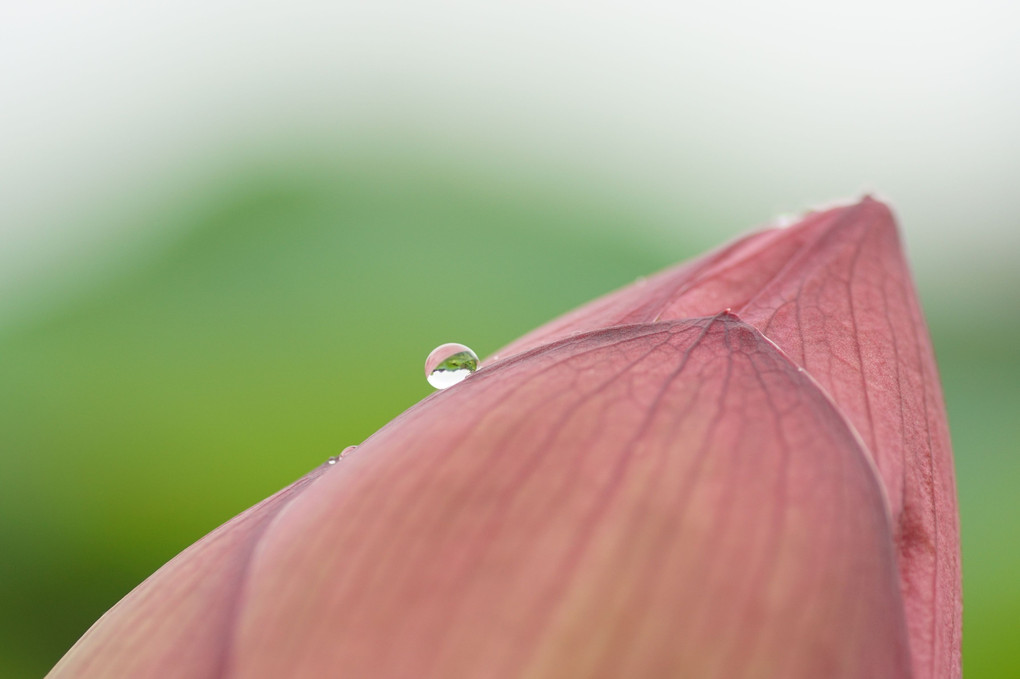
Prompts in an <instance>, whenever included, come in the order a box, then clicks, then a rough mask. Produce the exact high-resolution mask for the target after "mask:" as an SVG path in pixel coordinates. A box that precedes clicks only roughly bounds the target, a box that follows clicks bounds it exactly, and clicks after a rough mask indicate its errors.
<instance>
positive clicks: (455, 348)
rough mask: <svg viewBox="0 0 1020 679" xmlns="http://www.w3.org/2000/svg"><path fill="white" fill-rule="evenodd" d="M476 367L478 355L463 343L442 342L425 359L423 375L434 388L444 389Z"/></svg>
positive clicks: (459, 380) (460, 379) (462, 378)
mask: <svg viewBox="0 0 1020 679" xmlns="http://www.w3.org/2000/svg"><path fill="white" fill-rule="evenodd" d="M477 369H478V356H476V355H475V352H473V351H471V350H470V349H468V348H467V347H466V346H464V345H463V344H454V343H452V342H451V343H449V344H442V345H440V346H438V347H436V348H435V349H433V350H432V353H431V354H429V357H428V358H426V359H425V377H426V378H427V379H428V381H429V384H431V385H432V386H433V387H435V388H436V389H446V388H447V387H452V386H453V385H455V384H457V383H458V382H461V381H463V380H464V378H465V377H467V376H468V375H470V374H471V373H473V372H474V371H475V370H477Z"/></svg>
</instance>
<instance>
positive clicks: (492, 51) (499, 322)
mask: <svg viewBox="0 0 1020 679" xmlns="http://www.w3.org/2000/svg"><path fill="white" fill-rule="evenodd" d="M1003 11H1006V10H1005V6H1001V7H1000V6H999V5H997V4H995V3H978V4H977V5H968V10H967V11H966V12H964V11H963V10H961V9H959V8H957V7H956V6H954V5H948V4H947V5H939V4H938V3H936V4H934V5H933V4H931V3H924V4H922V3H903V4H899V3H892V4H891V5H890V4H888V3H883V4H879V3H870V2H865V3H864V4H861V5H855V7H854V8H853V12H852V13H850V12H847V13H846V14H840V13H839V12H834V11H832V10H820V9H819V8H817V7H815V6H814V5H812V4H810V3H798V2H781V3H779V4H778V5H777V4H769V6H768V7H767V8H760V7H757V6H756V5H755V4H754V3H744V4H740V3H738V6H737V7H735V8H731V7H727V8H726V9H718V10H714V9H712V8H705V7H702V8H699V9H697V10H696V11H694V10H691V11H687V10H681V9H677V8H673V7H671V6H667V5H663V4H659V3H652V2H637V3H627V4H624V3H613V2H606V3H598V4H595V5H592V4H587V5H585V6H584V7H583V8H582V7H576V6H574V5H573V4H571V3H562V2H548V3H542V4H541V5H539V4H531V3H515V4H513V5H510V4H503V3H493V4H489V5H486V6H485V7H478V6H476V4H469V3H392V2H379V3H371V5H364V6H361V5H354V4H339V5H338V4H332V3H331V4H326V3H312V2H298V3H292V4H291V5H288V7H287V8H286V9H284V8H282V6H279V5H276V4H271V3H259V2H255V3H251V2H248V3H240V2H223V3H214V4H213V5H209V4H203V3H198V2H191V1H189V2H182V3H178V4H175V5H174V6H173V7H172V8H167V7H161V6H160V5H158V4H152V5H150V4H148V3H138V2H134V3H126V2H113V1H95V2H89V3H70V2H40V3H32V4H31V5H30V6H28V5H26V6H22V7H17V8H14V7H10V6H4V7H3V8H0V97H2V99H0V545H2V557H0V639H2V643H0V676H4V677H20V676H26V677H30V676H40V675H42V674H43V673H45V671H46V670H47V669H48V668H49V667H50V666H52V664H53V663H54V662H56V660H57V659H58V658H59V657H60V656H61V655H62V654H63V652H64V651H66V649H67V648H69V647H70V645H71V644H72V643H73V642H74V641H75V640H76V639H77V638H78V637H79V636H80V635H81V634H82V633H83V632H84V631H85V630H86V629H87V628H88V626H89V625H90V624H91V623H92V622H93V621H94V620H95V619H96V618H97V617H98V616H99V615H101V614H102V613H103V612H104V611H105V610H106V609H108V608H109V607H110V606H111V605H112V604H113V603H115V602H116V601H117V600H118V599H119V598H120V597H122V596H123V595H124V594H126V593H127V592H128V591H129V590H130V589H131V588H132V587H133V586H134V585H135V584H137V583H138V582H139V581H141V580H142V579H144V578H145V577H146V576H147V575H149V574H150V573H151V572H152V571H154V570H155V569H156V568H158V567H159V566H160V565H162V564H163V563H164V562H165V561H166V560H168V559H169V558H170V557H172V556H173V555H174V554H176V553H177V552H178V551H180V550H181V549H182V548H184V547H186V546H187V545H188V544H190V543H191V542H193V541H194V540H196V539H197V538H199V537H200V536H202V535H203V534H204V533H206V532H207V531H209V530H210V529H212V528H214V527H215V526H217V525H218V524H220V523H221V522H223V521H224V520H226V519H228V518H229V517H231V516H233V515H234V514H236V513H237V512H239V511H241V510H242V509H244V508H246V507H248V506H249V505H251V504H253V503H254V502H256V501H258V500H260V499H261V498H263V497H264V496H266V495H268V494H269V493H271V492H273V491H275V490H277V489H278V488H280V487H281V486H283V485H285V484H287V483H289V482H290V481H291V480H293V479H294V478H295V477H297V476H299V475H301V474H303V473H304V472H305V471H307V470H308V469H310V468H311V467H313V466H315V465H317V464H319V463H320V462H322V461H323V460H324V459H325V458H326V457H328V456H330V455H335V454H337V453H338V452H339V451H340V450H342V449H343V448H344V447H346V446H347V445H350V444H352V443H357V442H359V441H361V440H363V439H364V438H365V437H366V436H368V435H369V434H370V433H372V432H373V431H374V430H376V429H377V428H378V427H379V426H381V425H382V424H384V423H385V422H387V421H388V420H389V419H391V418H392V417H393V416H395V415H396V414H398V413H399V412H401V411H402V410H403V409H405V408H407V407H408V406H410V405H411V404H413V403H414V402H415V401H417V400H418V399H420V398H422V397H423V396H425V395H426V394H427V393H428V392H429V391H430V389H429V387H428V385H427V384H426V382H425V380H424V377H423V375H422V365H423V362H424V358H425V355H426V354H427V353H428V352H429V351H430V350H431V349H432V348H433V347H434V346H436V345H438V344H440V343H443V342H447V341H457V342H463V343H465V344H468V345H469V346H471V347H473V348H474V349H475V350H476V351H477V352H478V353H479V354H480V355H485V354H488V353H491V352H493V351H495V350H496V349H497V348H499V347H500V346H502V345H503V344H505V343H507V342H509V341H510V340H512V339H514V338H516V337H518V336H519V335H521V334H522V333H524V332H526V331H527V330H529V329H531V328H533V327H535V326H537V325H539V324H540V323H542V322H544V321H546V320H548V319H550V318H552V317H553V316H555V315H557V314H559V313H561V312H563V311H566V310H568V309H570V308H572V307H573V306H576V305H578V304H580V303H583V302H585V301H587V300H589V299H591V298H592V297H594V296H596V295H598V294H601V293H603V292H605V291H608V290H610V289H612V288H615V287H618V286H620V285H623V284H625V283H628V282H630V281H632V280H634V279H635V278H637V277H639V276H642V275H645V274H647V273H650V272H652V271H654V270H656V269H659V268H662V267H664V266H667V265H669V264H671V263H673V262H676V261H678V260H681V259H684V258H686V257H690V256H693V255H695V254H698V253H699V252H700V251H702V250H704V249H707V248H709V247H712V246H714V245H717V244H718V243H720V242H722V241H724V240H726V239H729V238H731V237H733V236H735V235H737V234H738V233H740V232H742V231H745V230H747V229H749V228H751V227H753V226H755V225H759V224H762V223H765V222H768V221H769V220H771V219H772V218H774V217H775V216H777V215H778V214H779V213H781V212H796V211H799V210H801V209H803V208H805V207H808V206H810V205H812V204H815V203H818V202H824V201H827V200H833V199H846V198H853V197H855V196H857V195H859V194H860V193H861V192H863V191H867V190H874V191H877V192H878V193H879V195H880V196H881V197H884V198H887V199H889V200H890V201H891V202H892V203H893V205H894V207H895V208H896V209H897V212H898V214H899V216H900V218H901V221H902V227H903V230H904V237H905V240H906V243H907V246H908V248H909V250H910V254H911V258H912V260H913V263H914V266H915V271H916V274H917V278H918V283H919V288H920V292H921V296H922V300H923V303H924V305H925V308H926V311H927V313H928V316H929V321H930V324H931V330H932V334H933V337H934V340H935V345H936V351H937V354H938V357H939V361H940V366H941V371H942V376H943V380H944V388H945V392H946V399H947V402H948V407H949V414H950V421H951V427H952V431H953V437H954V445H955V450H956V459H957V477H958V484H959V494H960V503H961V514H962V523H963V541H964V577H965V621H964V624H965V628H964V667H965V670H966V674H967V676H968V677H970V678H975V677H1002V676H1012V675H1016V674H1020V651H1018V650H1017V646H1016V644H1015V636H1016V631H1017V625H1016V611H1018V610H1020V579H1018V578H1017V577H1016V574H1017V573H1018V572H1020V544H1018V542H1017V540H1016V538H1015V534H1016V522H1015V517H1016V516H1017V510H1018V509H1020V500H1018V499H1017V494H1016V492H1015V487H1016V486H1017V482H1018V480H1020V459H1018V457H1017V456H1016V455H1013V454H1012V453H1013V449H1014V447H1015V445H1014V442H1015V441H1017V440H1020V420H1018V418H1017V417H1016V408H1017V405H1018V402H1020V399H1018V396H1020V391H1018V388H1017V386H1016V385H1017V380H1018V377H1020V352H1018V351H1017V349H1016V347H1017V346H1020V316H1018V314H1017V311H1018V310H1020V304H1018V301H1020V299H1018V297H1020V293H1018V290H1020V273H1018V270H1017V268H1016V266H1015V260H1016V256H1017V254H1018V253H1020V247H1018V243H1020V238H1018V236H1017V233H1018V231H1020V229H1017V227H1018V226H1020V224H1018V219H1017V214H1018V208H1020V197H1018V196H1017V194H1016V180H1017V178H1018V177H1020V161H1018V159H1020V129H1018V126H1017V125H1016V124H1015V121H1016V120H1020V86H1018V83H1020V78H1018V77H1017V76H1018V75H1020V46H1018V42H1017V41H1016V40H1014V39H1012V38H1013V37H1014V36H1011V34H1010V29H1009V28H1008V27H1009V26H1015V21H1010V19H1011V18H1012V19H1015V18H1016V17H1010V16H1004V15H1002V14H1001V12H1003ZM827 12H828V13H827Z"/></svg>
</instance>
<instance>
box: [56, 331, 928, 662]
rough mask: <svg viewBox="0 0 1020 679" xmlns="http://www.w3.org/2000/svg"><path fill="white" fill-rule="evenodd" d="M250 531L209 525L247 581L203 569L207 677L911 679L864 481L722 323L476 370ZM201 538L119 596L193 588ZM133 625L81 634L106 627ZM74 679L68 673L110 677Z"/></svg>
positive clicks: (875, 500) (769, 363)
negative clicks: (188, 575) (215, 587)
mask: <svg viewBox="0 0 1020 679" xmlns="http://www.w3.org/2000/svg"><path fill="white" fill-rule="evenodd" d="M252 530H254V529H251V528H245V527H244V525H243V523H238V522H236V521H235V522H234V523H232V524H228V525H227V527H226V528H225V529H224V531H225V532H227V533H229V532H231V531H245V532H246V537H245V538H244V540H242V542H244V543H245V545H247V546H246V547H244V548H243V549H241V550H239V552H243V554H244V556H245V557H246V559H247V565H246V566H245V567H243V568H233V567H227V568H226V570H227V571H229V572H230V574H231V577H232V578H235V577H236V578H237V580H236V582H237V583H238V587H239V588H240V589H239V591H237V592H236V593H235V595H234V603H233V604H232V608H231V610H232V611H233V613H232V614H231V615H230V616H220V617H219V618H217V620H216V625H215V627H217V629H215V630H212V629H209V630H206V631H205V633H206V634H209V635H212V636H213V637H214V638H216V639H217V640H219V641H220V643H221V644H222V647H223V648H225V649H227V651H226V655H225V656H222V657H217V659H216V664H215V668H214V670H213V672H214V673H216V675H217V676H227V677H281V676H289V677H325V676H352V677H373V678H387V677H401V678H403V677H409V676H414V677H480V676H484V677H492V678H495V679H498V678H500V677H508V678H509V677H530V678H536V679H537V678H545V677H549V678H553V677H555V678H561V677H621V676H635V677H675V676H697V677H719V678H725V679H739V678H741V677H784V678H794V679H796V678H798V677H805V678H807V677H811V678H812V679H815V678H817V677H822V676H824V677H834V678H836V677H860V678H864V677H867V678H869V679H874V678H881V677H907V676H909V675H910V667H909V663H910V659H909V651H908V641H907V629H906V624H905V620H904V617H903V605H902V602H901V600H900V594H899V587H898V577H897V572H896V558H895V554H894V552H893V542H892V527H891V525H890V523H889V515H888V509H887V507H886V504H885V498H884V494H883V491H882V489H881V485H880V483H879V481H878V478H877V475H876V473H875V470H874V468H873V466H872V463H871V461H870V460H869V458H868V456H867V455H866V453H865V451H864V449H863V446H862V444H861V442H860V440H859V438H858V437H857V436H856V434H855V433H854V432H853V430H852V429H851V428H850V427H849V426H848V425H847V424H846V422H845V420H844V418H843V416H842V415H841V414H840V413H839V412H838V411H837V410H836V409H835V408H834V407H833V405H832V403H831V401H830V399H829V398H828V397H827V396H826V395H825V394H824V393H823V392H822V391H821V390H820V389H819V388H818V387H817V385H816V384H815V383H814V381H813V380H812V379H811V378H810V377H809V376H808V375H806V374H805V373H804V372H802V371H801V370H799V369H798V367H797V366H796V365H794V364H793V363H792V362H790V361H789V359H788V358H787V357H786V356H785V355H783V354H782V352H780V351H779V350H777V349H776V347H775V346H774V345H773V344H772V343H771V342H769V341H768V340H766V339H765V338H764V337H763V336H762V335H761V334H760V333H759V332H758V331H757V330H755V329H754V328H752V327H751V326H748V325H746V324H744V323H742V322H741V321H739V320H738V319H736V318H735V317H733V316H730V315H724V316H721V317H717V318H709V319H697V320H688V321H668V322H659V323H654V324H641V325H634V326H624V327H617V328H611V329H607V330H603V331H598V332H593V333H588V334H584V335H580V336H575V337H570V338H567V339H565V340H562V341H560V342H556V343H553V344H550V345H545V346H542V347H539V348H537V349H535V350H533V351H530V352H527V353H524V354H522V355H519V356H517V357H515V358H513V359H510V360H507V361H504V362H501V363H499V364H497V365H494V366H492V367H490V368H488V369H486V370H482V371H480V372H478V373H476V374H475V375H473V376H471V377H469V378H468V379H467V380H465V381H464V382H463V383H461V384H459V385H456V386H454V387H452V388H450V389H447V390H445V391H443V392H437V393H435V394H433V395H432V396H430V397H429V398H427V399H425V400H424V401H422V402H421V403H419V404H418V405H416V406H414V407H413V408H411V409H410V410H408V411H407V412H406V413H404V414H403V415H402V416H400V417H399V418H397V419H396V420H394V421H393V422H391V423H390V424H389V425H387V426H386V427H384V428H383V429H382V430H380V431H379V432H378V433H377V434H376V435H374V436H373V437H371V438H370V439H368V440H367V441H366V442H365V443H364V444H362V445H361V446H360V447H359V448H358V449H357V450H356V451H354V452H353V453H352V454H350V455H349V456H347V457H345V458H344V460H342V461H341V462H339V463H337V464H336V465H334V466H332V467H329V468H328V469H327V470H326V471H325V472H324V473H321V475H320V476H319V477H318V479H317V480H315V481H314V483H306V485H305V486H304V488H303V490H302V491H301V492H300V493H299V494H298V493H293V494H292V495H291V496H290V497H288V498H287V504H286V507H285V509H283V510H281V511H276V512H274V513H273V518H272V520H271V523H269V524H267V525H266V526H264V528H262V529H261V531H260V535H259V537H258V538H257V542H256V544H254V545H251V544H250V539H249V537H248V536H250V534H251V532H252ZM217 536H218V533H214V534H212V535H211V536H209V537H208V538H206V539H205V540H204V541H203V542H205V541H213V542H215V541H217V540H223V539H224V538H223V537H222V536H220V537H217ZM202 544H203V543H199V545H198V546H196V547H195V548H192V550H189V551H188V552H185V553H184V554H183V555H182V556H181V557H180V558H179V560H178V561H179V563H177V566H176V568H175V569H171V568H170V567H169V566H168V567H167V568H166V569H164V570H163V571H160V572H159V573H157V574H156V575H154V576H153V578H151V579H150V580H149V581H147V582H146V583H144V584H143V585H142V586H141V587H140V591H141V592H142V594H138V595H132V596H133V597H135V599H138V598H139V597H147V598H167V597H172V596H176V595H177V593H178V592H179V590H180V585H179V584H178V582H177V579H178V578H179V577H180V576H179V574H178V573H179V571H180V570H193V571H195V572H196V573H197V574H198V575H196V576H194V577H195V578H197V579H199V580H200V579H201V578H202V577H203V576H202V575H201V574H205V576H207V577H214V576H213V573H214V572H220V571H221V570H222V569H223V568H224V567H223V565H222V563H221V561H220V560H219V559H218V558H217V557H216V556H215V554H214V555H213V556H207V555H206V549H205V548H203V547H201V545H202ZM171 565H173V564H171ZM224 577H225V576H224ZM214 584H215V583H214ZM217 601H218V599H217ZM133 605H134V603H133V601H132V600H131V599H130V598H129V599H128V600H125V603H123V604H121V605H119V606H118V607H117V608H114V609H113V610H112V611H111V613H110V614H108V616H107V618H104V619H103V620H100V622H99V623H97V625H96V627H95V628H94V629H93V631H92V632H90V634H91V635H92V636H93V638H103V639H108V640H109V639H111V637H115V636H116V633H117V632H118V631H120V632H123V630H124V628H125V624H124V622H123V621H119V620H118V619H119V618H120V617H122V616H124V615H126V613H125V612H124V611H122V610H120V609H121V608H123V607H125V606H127V607H131V606H133ZM216 610H219V608H218V606H217V607H216ZM159 611H160V612H161V613H163V614H165V615H166V616H169V617H167V618H163V619H162V620H161V624H163V625H165V626H167V627H172V626H176V625H179V624H180V623H182V622H185V621H192V620H195V619H196V618H195V617H194V616H193V615H192V614H191V612H190V610H189V609H187V608H185V609H183V610H182V609H181V607H176V606H173V605H169V604H167V605H164V607H163V608H161V609H159ZM182 616H183V617H182ZM110 626H116V627H114V628H113V629H112V630H111V629H108V628H109V627H110ZM213 626H214V625H212V623H210V627H213ZM225 635H226V636H229V641H228V642H226V643H223V641H222V640H223V637H224V636H225ZM87 640H88V637H86V639H85V640H83V641H87ZM178 641H180V640H178ZM106 643H108V644H112V643H115V641H107V642H106ZM163 648H164V647H163V645H162V644H158V645H157V649H158V650H159V652H160V653H163ZM125 652H131V653H144V649H143V650H142V651H138V650H132V649H130V648H127V649H125ZM192 652H193V651H192V650H191V649H190V648H189V647H187V646H180V645H178V653H180V654H183V655H187V654H189V653H192ZM72 654H73V652H72ZM106 655H107V657H109V656H110V655H114V656H115V653H114V654H111V653H107V654H106ZM79 657H81V655H80V654H79ZM75 660H76V659H75V658H74V657H71V659H70V661H69V662H68V664H67V665H66V667H65V669H66V670H67V671H68V673H69V674H74V675H75V676H110V674H109V673H108V671H107V669H108V668H107V667H106V666H102V665H99V664H92V665H89V666H87V667H86V669H87V671H79V670H81V666H79V665H76V664H75ZM194 676H201V674H198V673H196V674H195V675H194Z"/></svg>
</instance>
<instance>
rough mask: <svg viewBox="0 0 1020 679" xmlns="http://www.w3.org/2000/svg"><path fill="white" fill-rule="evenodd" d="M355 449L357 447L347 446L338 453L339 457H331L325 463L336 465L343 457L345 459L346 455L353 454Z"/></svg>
mask: <svg viewBox="0 0 1020 679" xmlns="http://www.w3.org/2000/svg"><path fill="white" fill-rule="evenodd" d="M355 448H357V446H347V447H346V448H344V449H343V450H342V451H340V454H339V455H333V456H332V457H330V458H329V459H328V460H326V462H327V463H328V464H336V463H337V462H339V461H340V460H342V459H344V457H346V456H347V455H350V454H351V453H353V452H354V449H355Z"/></svg>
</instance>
